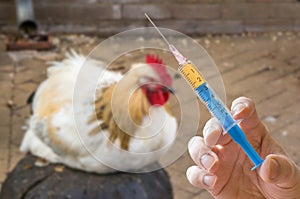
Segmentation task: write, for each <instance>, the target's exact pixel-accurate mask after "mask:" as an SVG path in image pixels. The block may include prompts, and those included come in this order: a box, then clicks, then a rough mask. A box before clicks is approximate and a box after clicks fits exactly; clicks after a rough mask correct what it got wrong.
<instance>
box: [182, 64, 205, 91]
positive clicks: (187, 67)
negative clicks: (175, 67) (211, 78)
mask: <svg viewBox="0 0 300 199" xmlns="http://www.w3.org/2000/svg"><path fill="white" fill-rule="evenodd" d="M180 72H181V73H182V74H183V75H184V77H185V78H186V79H187V80H188V82H189V83H190V85H191V86H192V87H193V88H194V89H196V88H198V87H199V86H200V85H201V84H203V83H205V79H204V78H203V77H202V75H201V74H200V73H199V72H198V70H197V69H196V68H195V66H194V65H193V64H192V63H190V62H187V63H185V64H184V65H183V66H182V67H181V68H180Z"/></svg>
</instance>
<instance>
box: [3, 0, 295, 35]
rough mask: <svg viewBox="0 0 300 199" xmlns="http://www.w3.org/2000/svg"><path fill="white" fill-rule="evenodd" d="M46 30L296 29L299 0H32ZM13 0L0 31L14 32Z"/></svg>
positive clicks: (6, 4) (6, 1)
mask: <svg viewBox="0 0 300 199" xmlns="http://www.w3.org/2000/svg"><path fill="white" fill-rule="evenodd" d="M33 2H34V10H35V16H36V21H37V22H38V24H39V27H40V28H41V29H43V30H46V31H49V32H52V33H53V32H59V33H61V32H67V33H69V32H76V33H91V34H92V33H97V34H100V35H110V34H114V33H118V32H120V31H122V30H126V29H130V28H134V27H141V26H149V25H150V24H149V23H148V22H147V20H146V19H145V17H144V13H145V12H146V13H148V14H149V15H150V16H151V17H152V18H153V19H155V22H156V23H157V24H158V25H159V26H161V27H166V28H172V29H175V30H177V31H181V32H184V33H187V34H203V33H241V32H265V31H299V30H300V0H33ZM16 24H17V22H16V15H15V6H14V0H0V31H1V32H16V30H17V26H16Z"/></svg>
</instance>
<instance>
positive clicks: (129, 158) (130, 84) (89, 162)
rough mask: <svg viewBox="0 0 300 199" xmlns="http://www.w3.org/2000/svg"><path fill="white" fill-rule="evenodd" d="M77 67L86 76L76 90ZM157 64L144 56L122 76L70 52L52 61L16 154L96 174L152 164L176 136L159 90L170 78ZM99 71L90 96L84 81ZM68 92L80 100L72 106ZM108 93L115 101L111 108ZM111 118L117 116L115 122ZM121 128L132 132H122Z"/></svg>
mask: <svg viewBox="0 0 300 199" xmlns="http://www.w3.org/2000/svg"><path fill="white" fill-rule="evenodd" d="M83 63H85V65H88V68H89V69H88V70H89V71H88V72H89V73H90V74H91V76H90V77H88V76H87V77H86V79H84V82H85V85H79V86H77V87H76V86H75V85H76V81H78V80H77V76H78V74H79V71H80V69H81V67H82V65H83ZM161 64H162V61H161V60H160V59H159V58H157V57H154V56H152V55H147V58H146V63H138V64H133V66H132V67H131V69H130V70H129V71H128V72H127V73H126V74H125V75H123V74H121V73H120V72H115V71H109V70H106V69H105V67H104V66H105V64H104V63H103V62H101V61H95V60H86V58H85V57H84V56H82V55H78V54H76V53H74V52H73V53H71V54H69V55H68V56H67V58H66V59H65V60H63V61H62V62H54V63H53V64H52V66H51V67H49V68H48V71H47V74H48V78H47V79H46V80H45V81H44V82H43V83H42V84H41V85H40V86H39V87H38V89H37V91H36V93H35V96H34V98H33V104H32V110H33V114H32V116H31V118H30V120H29V129H28V130H27V132H26V134H25V136H24V138H23V141H22V144H21V147H20V150H21V151H22V152H24V153H26V152H31V153H32V154H33V155H36V156H38V157H41V158H43V159H46V160H47V161H49V162H51V163H62V164H65V165H67V166H69V167H72V168H75V169H80V170H84V171H88V172H96V173H108V172H113V171H115V170H123V171H128V170H137V169H141V168H143V167H145V166H147V165H149V164H151V163H153V162H155V161H157V160H158V159H159V158H160V157H161V156H162V155H163V154H164V153H165V152H166V150H167V149H168V147H169V146H170V145H171V144H172V142H173V141H174V140H175V137H176V132H177V121H176V118H175V117H174V116H172V114H171V112H170V109H169V108H168V105H167V101H168V99H169V93H170V90H169V89H167V87H165V86H162V84H163V85H167V86H168V87H171V84H172V79H171V76H170V75H169V74H168V72H167V70H166V68H165V66H163V65H161ZM99 73H101V74H104V75H103V76H102V77H101V81H99V83H98V85H97V92H96V94H95V92H94V91H93V88H92V86H89V81H91V79H92V78H96V77H92V76H93V74H99ZM124 76H126V78H124ZM121 80H122V83H121V84H118V82H120V81H121ZM153 81H154V83H153ZM149 82H152V83H150V84H149ZM117 86H118V89H115V88H116V87H117ZM136 88H137V89H136ZM74 89H79V93H80V96H81V97H80V99H79V100H78V101H77V102H76V104H74V101H73V95H74ZM121 91H122V92H121ZM112 95H114V97H116V98H115V100H116V102H117V103H113V104H112ZM128 98H130V99H128ZM125 101H128V104H127V105H126V103H124V102H125ZM112 109H114V110H116V111H115V112H114V114H113V111H112ZM127 110H128V111H129V115H130V117H131V118H130V117H127V116H128V115H126V114H125V113H126V111H127ZM123 114H124V115H123ZM74 116H76V117H77V120H76V119H75V120H74ZM122 116H123V117H122ZM117 117H119V118H123V119H122V120H121V124H120V123H118V122H117V120H116V119H115V118H117ZM78 121H79V123H80V124H78ZM132 121H133V122H132ZM76 122H77V123H76ZM133 124H137V125H138V126H136V125H133ZM122 125H123V126H124V125H125V126H126V125H127V127H128V128H126V129H130V130H131V131H132V132H125V131H124V128H120V127H121V126H122ZM132 154H133V155H132ZM136 154H142V155H136Z"/></svg>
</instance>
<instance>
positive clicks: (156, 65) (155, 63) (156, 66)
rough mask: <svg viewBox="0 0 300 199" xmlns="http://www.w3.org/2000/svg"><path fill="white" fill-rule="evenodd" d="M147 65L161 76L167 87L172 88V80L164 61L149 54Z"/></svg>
mask: <svg viewBox="0 0 300 199" xmlns="http://www.w3.org/2000/svg"><path fill="white" fill-rule="evenodd" d="M146 63H147V64H149V65H150V66H151V67H152V69H153V70H154V71H155V72H156V73H157V74H158V75H159V78H160V80H161V82H162V83H163V84H164V85H165V86H168V87H171V86H172V78H171V76H170V75H169V73H168V71H167V68H166V66H165V65H164V63H163V61H162V59H160V58H159V57H158V56H155V55H151V54H147V55H146Z"/></svg>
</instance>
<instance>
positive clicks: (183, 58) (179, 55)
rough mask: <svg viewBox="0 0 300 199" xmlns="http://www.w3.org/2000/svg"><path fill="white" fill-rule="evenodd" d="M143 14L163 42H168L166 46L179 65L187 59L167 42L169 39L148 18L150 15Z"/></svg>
mask: <svg viewBox="0 0 300 199" xmlns="http://www.w3.org/2000/svg"><path fill="white" fill-rule="evenodd" d="M145 16H146V17H147V19H148V20H149V21H150V23H151V24H152V25H153V27H154V28H155V29H156V30H157V32H158V33H159V34H160V36H161V37H162V38H163V39H164V40H165V42H166V43H167V44H168V47H169V49H170V51H171V52H172V54H173V55H174V57H175V58H176V60H177V62H178V63H179V65H182V64H183V63H185V62H186V61H187V58H185V57H184V56H183V55H182V54H181V53H180V52H179V51H178V50H177V49H176V48H175V46H173V45H172V44H170V43H169V41H168V40H167V39H166V37H165V36H164V35H163V34H162V33H161V32H160V30H159V29H158V28H157V26H156V25H155V24H154V22H153V21H152V20H151V19H150V17H149V16H148V15H147V14H146V13H145Z"/></svg>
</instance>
